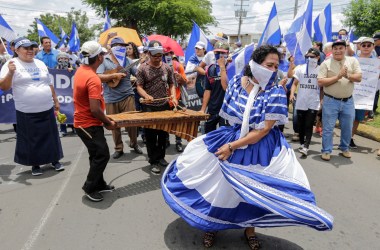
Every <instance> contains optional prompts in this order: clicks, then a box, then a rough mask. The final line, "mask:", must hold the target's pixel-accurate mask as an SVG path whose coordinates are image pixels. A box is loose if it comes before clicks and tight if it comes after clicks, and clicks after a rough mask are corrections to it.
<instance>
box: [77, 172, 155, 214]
mask: <svg viewBox="0 0 380 250" xmlns="http://www.w3.org/2000/svg"><path fill="white" fill-rule="evenodd" d="M137 170H140V169H134V170H131V171H128V172H126V173H124V174H122V175H120V176H118V177H116V178H115V179H113V180H111V182H110V183H112V182H114V181H115V180H116V179H118V178H120V177H122V176H124V175H126V174H129V173H131V172H133V171H137ZM142 170H143V171H144V172H149V173H150V166H145V167H143V168H142ZM161 177H162V175H152V174H151V176H150V178H148V179H144V180H141V181H137V182H133V183H131V184H128V185H126V186H123V187H117V188H116V189H115V190H114V191H113V192H110V193H102V194H103V196H104V200H103V201H101V202H92V201H90V200H89V199H88V198H87V197H86V196H85V195H83V197H82V202H83V204H85V205H87V206H89V207H91V208H96V209H102V210H103V209H107V208H109V207H111V206H112V205H113V203H114V202H115V201H117V200H118V199H121V198H125V197H130V196H134V195H139V194H143V193H147V192H150V191H155V190H158V189H161Z"/></svg>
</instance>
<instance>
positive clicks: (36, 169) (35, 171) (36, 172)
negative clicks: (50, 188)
mask: <svg viewBox="0 0 380 250" xmlns="http://www.w3.org/2000/svg"><path fill="white" fill-rule="evenodd" d="M42 174H43V173H42V169H41V168H40V166H33V167H32V175H33V176H38V175H42Z"/></svg>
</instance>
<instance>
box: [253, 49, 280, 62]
mask: <svg viewBox="0 0 380 250" xmlns="http://www.w3.org/2000/svg"><path fill="white" fill-rule="evenodd" d="M269 54H276V55H278V58H279V59H280V58H281V54H280V52H278V50H277V48H276V47H273V46H271V45H262V46H260V47H258V48H257V49H255V50H254V51H253V53H252V56H251V60H253V61H254V62H255V63H257V64H262V63H263V62H264V60H265V58H266V57H267V55H269Z"/></svg>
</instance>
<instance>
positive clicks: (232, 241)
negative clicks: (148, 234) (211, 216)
mask: <svg viewBox="0 0 380 250" xmlns="http://www.w3.org/2000/svg"><path fill="white" fill-rule="evenodd" d="M258 231H260V229H258ZM202 237H203V231H201V230H198V229H196V228H193V227H191V226H189V225H188V224H187V223H186V222H185V221H184V220H182V219H181V218H178V219H177V220H175V221H173V222H172V223H170V224H169V225H168V227H167V228H166V230H165V233H164V240H165V244H166V246H167V247H168V248H169V249H173V250H174V249H205V247H204V246H203V244H202ZM257 237H258V239H259V241H260V244H261V248H260V249H271V250H273V249H276V250H302V249H303V248H302V247H300V246H298V245H297V244H295V243H293V242H290V241H288V240H285V239H281V238H278V237H273V236H269V235H264V234H260V233H257ZM212 249H249V247H248V244H247V241H246V239H245V237H244V230H243V229H241V230H236V229H234V230H225V231H220V232H218V234H217V237H216V240H215V244H214V246H213V247H212Z"/></svg>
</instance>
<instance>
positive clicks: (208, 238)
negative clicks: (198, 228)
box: [203, 232, 216, 248]
mask: <svg viewBox="0 0 380 250" xmlns="http://www.w3.org/2000/svg"><path fill="white" fill-rule="evenodd" d="M215 238H216V232H206V233H205V234H204V235H203V246H204V247H205V248H210V247H212V246H213V245H214V242H215Z"/></svg>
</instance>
